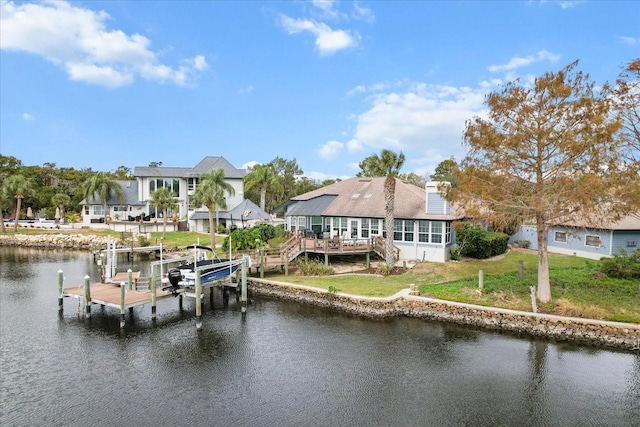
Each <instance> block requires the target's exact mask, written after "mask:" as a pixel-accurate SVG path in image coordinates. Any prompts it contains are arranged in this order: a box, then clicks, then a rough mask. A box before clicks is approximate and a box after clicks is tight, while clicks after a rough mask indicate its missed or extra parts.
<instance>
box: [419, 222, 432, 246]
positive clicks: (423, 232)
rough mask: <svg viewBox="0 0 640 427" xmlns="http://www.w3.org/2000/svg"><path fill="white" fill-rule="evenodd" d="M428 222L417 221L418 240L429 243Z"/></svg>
mask: <svg viewBox="0 0 640 427" xmlns="http://www.w3.org/2000/svg"><path fill="white" fill-rule="evenodd" d="M429 222H430V221H418V242H420V243H429Z"/></svg>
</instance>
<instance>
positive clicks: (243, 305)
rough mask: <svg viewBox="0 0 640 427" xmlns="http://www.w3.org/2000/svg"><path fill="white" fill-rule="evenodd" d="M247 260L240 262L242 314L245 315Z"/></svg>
mask: <svg viewBox="0 0 640 427" xmlns="http://www.w3.org/2000/svg"><path fill="white" fill-rule="evenodd" d="M248 263H249V260H248V259H247V258H245V259H244V260H243V262H242V297H241V299H242V308H241V312H242V314H243V315H244V314H246V313H247V264H248Z"/></svg>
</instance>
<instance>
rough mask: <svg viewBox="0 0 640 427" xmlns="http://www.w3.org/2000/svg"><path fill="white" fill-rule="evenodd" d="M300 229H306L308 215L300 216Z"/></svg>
mask: <svg viewBox="0 0 640 427" xmlns="http://www.w3.org/2000/svg"><path fill="white" fill-rule="evenodd" d="M298 229H300V230H306V229H307V217H305V216H299V217H298Z"/></svg>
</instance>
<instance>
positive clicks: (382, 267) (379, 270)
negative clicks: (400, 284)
mask: <svg viewBox="0 0 640 427" xmlns="http://www.w3.org/2000/svg"><path fill="white" fill-rule="evenodd" d="M376 274H380V275H382V276H388V275H389V274H391V269H390V268H389V264H387V263H385V262H379V263H378V264H377V265H376Z"/></svg>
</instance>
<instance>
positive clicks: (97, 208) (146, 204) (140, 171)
mask: <svg viewBox="0 0 640 427" xmlns="http://www.w3.org/2000/svg"><path fill="white" fill-rule="evenodd" d="M214 169H222V170H223V171H224V174H225V180H226V182H227V183H229V184H230V185H231V186H232V187H233V188H234V190H235V195H233V196H231V195H229V194H228V195H227V197H226V203H227V208H228V209H230V210H231V209H233V208H235V207H236V206H238V205H240V204H241V203H242V202H243V201H244V182H243V180H244V177H245V175H246V171H245V170H244V169H238V168H236V167H234V166H233V165H232V164H231V163H229V162H228V161H227V160H226V159H225V158H224V157H213V156H208V157H205V158H204V159H203V160H202V161H200V163H198V164H197V165H196V166H195V167H193V168H180V167H160V166H159V167H150V166H136V167H135V169H134V172H133V176H134V177H135V178H136V180H135V181H117V182H119V183H120V185H121V186H122V189H123V192H124V193H125V200H124V202H123V203H118V202H117V200H116V199H115V195H114V196H112V198H111V199H110V200H107V210H106V212H103V208H102V203H101V201H100V200H99V199H98V198H95V199H96V200H94V199H91V200H89V201H88V203H87V201H85V200H83V201H82V202H81V204H83V205H84V215H83V223H84V224H90V223H96V222H104V218H105V217H106V216H109V217H111V219H112V220H114V219H116V215H118V217H119V219H120V220H121V221H122V220H124V221H127V220H129V221H139V220H140V218H142V219H145V220H147V221H148V220H150V219H152V218H161V217H162V211H159V212H157V211H156V208H155V207H153V206H152V205H151V200H152V194H153V192H154V191H155V190H156V189H157V188H161V187H167V188H170V189H171V190H172V191H173V194H174V196H175V197H176V199H177V207H176V208H175V209H173V210H171V211H170V212H169V213H168V215H169V216H170V217H173V216H176V217H177V218H178V219H179V220H180V221H190V216H191V215H192V214H193V213H194V212H195V211H196V209H201V208H202V207H201V206H193V205H192V203H191V198H192V196H193V195H194V194H195V190H196V188H197V187H198V179H199V177H200V175H201V174H203V173H206V172H210V171H212V170H214ZM192 225H193V226H195V224H191V223H190V227H191V226H192Z"/></svg>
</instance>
